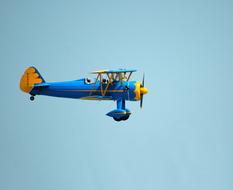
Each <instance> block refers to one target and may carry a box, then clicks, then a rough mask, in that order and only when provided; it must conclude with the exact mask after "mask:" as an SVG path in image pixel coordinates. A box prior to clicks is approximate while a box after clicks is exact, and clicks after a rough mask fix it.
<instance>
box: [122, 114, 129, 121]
mask: <svg viewBox="0 0 233 190" xmlns="http://www.w3.org/2000/svg"><path fill="white" fill-rule="evenodd" d="M127 119H129V115H127V116H124V117H122V118H121V120H124V121H125V120H127Z"/></svg>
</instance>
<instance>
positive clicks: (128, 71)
mask: <svg viewBox="0 0 233 190" xmlns="http://www.w3.org/2000/svg"><path fill="white" fill-rule="evenodd" d="M136 71H137V70H135V69H118V70H99V71H94V72H92V74H104V73H131V72H136Z"/></svg>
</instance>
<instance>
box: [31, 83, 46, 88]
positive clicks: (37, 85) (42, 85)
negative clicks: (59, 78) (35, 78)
mask: <svg viewBox="0 0 233 190" xmlns="http://www.w3.org/2000/svg"><path fill="white" fill-rule="evenodd" d="M49 85H50V84H48V83H41V84H35V85H34V87H48V86H49Z"/></svg>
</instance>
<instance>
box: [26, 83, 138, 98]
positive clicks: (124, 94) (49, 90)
mask: <svg viewBox="0 0 233 190" xmlns="http://www.w3.org/2000/svg"><path fill="white" fill-rule="evenodd" d="M135 83H136V81H131V82H126V81H122V82H119V81H115V82H113V83H112V84H110V85H109V86H108V88H107V84H104V83H102V88H101V84H100V81H97V83H96V84H93V83H91V84H88V83H86V82H85V80H84V79H80V80H75V81H67V82H51V83H46V85H44V87H35V88H33V90H32V91H31V94H34V95H47V96H55V97H64V98H75V99H80V98H81V99H85V98H87V99H88V97H101V98H100V99H99V100H101V99H103V100H104V99H105V97H108V98H106V99H108V100H109V99H110V98H109V97H111V100H117V99H119V98H123V99H125V100H129V101H134V100H135V92H134V91H135ZM106 88H107V89H106ZM101 89H102V90H101ZM105 89H106V93H105ZM103 94H104V96H103ZM90 99H91V98H90ZM97 99H98V98H97Z"/></svg>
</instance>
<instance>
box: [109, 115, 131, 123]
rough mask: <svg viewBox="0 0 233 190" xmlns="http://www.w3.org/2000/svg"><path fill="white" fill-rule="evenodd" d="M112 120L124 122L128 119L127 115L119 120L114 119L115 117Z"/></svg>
mask: <svg viewBox="0 0 233 190" xmlns="http://www.w3.org/2000/svg"><path fill="white" fill-rule="evenodd" d="M113 119H114V120H115V121H118V122H119V121H126V120H127V119H129V115H126V116H123V117H121V118H116V117H113Z"/></svg>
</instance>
